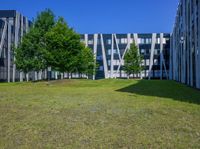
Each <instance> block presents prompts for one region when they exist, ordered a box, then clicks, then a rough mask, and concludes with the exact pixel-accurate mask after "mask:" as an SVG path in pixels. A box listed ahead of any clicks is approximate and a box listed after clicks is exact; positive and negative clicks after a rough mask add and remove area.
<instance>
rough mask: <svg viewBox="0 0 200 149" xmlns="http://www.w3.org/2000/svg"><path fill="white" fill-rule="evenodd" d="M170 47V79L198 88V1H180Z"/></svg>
mask: <svg viewBox="0 0 200 149" xmlns="http://www.w3.org/2000/svg"><path fill="white" fill-rule="evenodd" d="M170 47H171V48H170V49H171V50H170V53H171V54H170V79H173V80H176V81H179V82H182V83H185V84H187V85H190V86H193V87H197V88H200V1H199V0H180V2H179V5H178V9H177V15H176V20H175V24H174V29H173V33H172V35H171V46H170Z"/></svg>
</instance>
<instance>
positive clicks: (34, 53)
mask: <svg viewBox="0 0 200 149" xmlns="http://www.w3.org/2000/svg"><path fill="white" fill-rule="evenodd" d="M15 58H16V60H15V64H16V67H17V69H18V70H19V71H21V72H24V73H26V74H27V73H29V72H32V71H35V72H39V71H41V70H47V68H51V70H54V71H58V72H61V73H64V72H67V73H68V74H70V73H79V74H85V75H87V76H89V75H93V74H94V73H95V72H94V71H95V66H96V64H95V61H94V55H93V53H92V50H91V49H89V48H88V47H86V46H85V45H84V44H83V43H82V42H81V41H80V35H79V34H78V33H76V32H75V31H74V30H73V28H71V27H69V26H68V24H67V23H66V21H65V20H64V18H62V17H58V18H56V17H55V15H54V13H53V12H52V11H51V10H50V9H46V10H45V11H42V12H40V13H39V14H38V15H37V17H36V19H35V20H33V23H32V25H31V27H30V29H29V32H28V33H26V34H25V35H24V36H23V38H22V42H21V43H20V44H19V46H18V47H17V48H16V49H15Z"/></svg>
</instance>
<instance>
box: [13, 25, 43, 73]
mask: <svg viewBox="0 0 200 149" xmlns="http://www.w3.org/2000/svg"><path fill="white" fill-rule="evenodd" d="M39 34H40V33H39V30H38V29H36V28H31V29H30V32H29V33H27V34H26V35H25V36H24V37H23V42H22V43H21V44H20V46H19V47H18V48H16V49H15V57H16V62H15V63H16V66H17V68H18V69H19V70H21V71H24V72H26V73H27V72H29V71H32V70H34V71H39V70H41V69H43V68H44V65H43V62H44V59H43V49H42V47H41V46H40V44H38V43H39V42H40V41H39V38H38V36H39Z"/></svg>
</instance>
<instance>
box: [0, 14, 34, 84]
mask: <svg viewBox="0 0 200 149" xmlns="http://www.w3.org/2000/svg"><path fill="white" fill-rule="evenodd" d="M30 24H31V22H30V21H28V19H27V18H26V17H24V16H23V15H21V14H20V13H19V12H17V11H15V10H0V81H7V82H11V81H12V82H15V81H18V80H20V79H21V80H22V79H23V74H22V73H19V72H18V71H17V70H16V66H15V64H14V61H15V58H14V51H13V49H14V48H13V47H14V46H15V47H17V45H18V44H19V43H20V41H21V40H22V36H23V35H24V34H25V33H26V32H27V31H28V28H29V26H30Z"/></svg>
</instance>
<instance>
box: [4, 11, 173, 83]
mask: <svg viewBox="0 0 200 149" xmlns="http://www.w3.org/2000/svg"><path fill="white" fill-rule="evenodd" d="M30 25H31V22H30V21H28V19H27V18H26V17H24V16H23V15H21V14H20V13H19V12H17V11H15V10H0V81H6V82H15V81H23V80H24V79H25V76H24V74H23V73H22V72H19V71H17V70H16V66H15V64H14V61H15V58H14V51H13V47H14V46H15V47H17V46H18V44H19V43H20V42H21V40H22V37H23V35H24V34H25V33H27V32H28V29H29V27H30ZM81 41H83V42H84V43H85V44H86V46H88V47H90V48H91V49H92V50H93V52H94V55H95V58H96V61H97V63H98V66H99V67H98V70H97V73H96V75H95V76H93V78H94V79H101V78H126V77H127V75H126V73H125V72H124V70H123V65H124V56H125V54H126V52H127V51H128V49H129V48H130V45H131V43H133V42H135V43H136V45H137V46H138V49H139V50H138V52H139V53H140V54H141V55H143V57H144V60H143V63H142V66H144V70H143V71H142V72H141V73H140V74H135V75H134V76H131V77H138V78H148V79H151V78H153V79H168V77H169V54H170V53H169V52H170V47H169V46H170V34H166V33H159V34H157V33H153V34H136V33H135V34H84V35H81ZM45 72H46V71H45ZM58 74H59V73H58V72H52V73H51V78H52V79H57V78H58ZM41 75H45V74H43V73H42V72H41V74H40V75H37V74H35V72H30V73H29V79H30V80H37V79H41ZM39 76H40V77H39ZM45 76H46V75H45ZM64 77H68V76H67V75H66V74H65V75H64ZM72 77H74V78H77V77H79V75H77V74H73V75H72ZM44 78H46V77H44Z"/></svg>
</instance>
